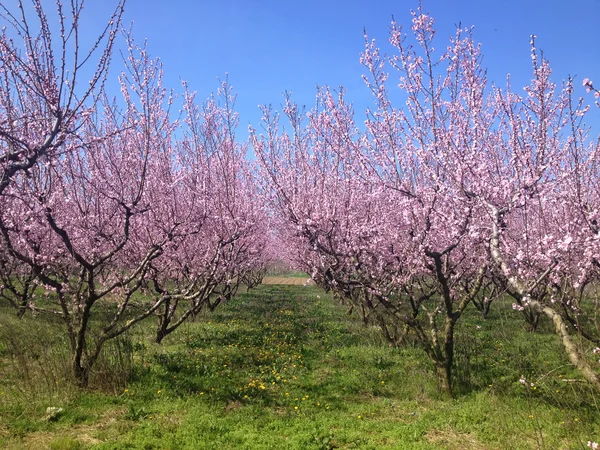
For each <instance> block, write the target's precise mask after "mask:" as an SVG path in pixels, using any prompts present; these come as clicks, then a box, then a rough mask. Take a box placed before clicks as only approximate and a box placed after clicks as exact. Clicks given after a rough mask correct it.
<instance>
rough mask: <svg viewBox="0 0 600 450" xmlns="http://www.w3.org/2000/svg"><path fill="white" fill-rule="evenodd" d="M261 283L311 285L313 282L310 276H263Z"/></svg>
mask: <svg viewBox="0 0 600 450" xmlns="http://www.w3.org/2000/svg"><path fill="white" fill-rule="evenodd" d="M263 284H288V285H304V284H307V285H310V286H312V285H313V284H315V283H314V281H313V280H311V279H310V278H308V277H307V278H304V277H265V278H264V279H263Z"/></svg>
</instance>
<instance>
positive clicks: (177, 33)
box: [46, 0, 600, 137]
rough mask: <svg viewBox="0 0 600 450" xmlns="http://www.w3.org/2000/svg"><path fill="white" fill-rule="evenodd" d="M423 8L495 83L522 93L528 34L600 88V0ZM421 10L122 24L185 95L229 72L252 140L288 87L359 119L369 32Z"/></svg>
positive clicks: (209, 4)
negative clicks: (467, 38)
mask: <svg viewBox="0 0 600 450" xmlns="http://www.w3.org/2000/svg"><path fill="white" fill-rule="evenodd" d="M53 3H54V2H53V0H52V1H51V0H47V1H46V4H47V5H48V6H50V7H51V6H52V4H53ZM87 3H88V4H87V8H86V11H85V16H86V19H87V20H93V21H94V22H97V23H98V24H100V23H102V21H103V18H104V17H106V16H107V14H108V11H109V10H110V5H112V4H114V2H113V1H112V0H87ZM423 5H424V9H425V10H426V11H429V12H430V13H431V14H432V15H433V16H434V17H435V19H436V28H437V33H438V34H437V37H438V38H439V41H438V46H439V45H445V44H446V43H447V38H448V37H449V36H451V35H453V33H454V30H455V24H458V23H459V22H460V23H462V25H463V26H470V25H474V26H475V39H476V40H477V41H479V42H481V43H482V45H483V53H484V55H485V59H484V65H485V66H486V67H487V68H488V69H489V71H488V77H489V79H490V80H492V81H495V82H496V83H497V84H501V85H502V84H503V83H504V81H505V77H506V74H507V73H510V74H511V77H512V79H513V87H514V88H515V89H516V88H517V87H518V88H519V89H520V88H521V86H523V85H524V84H525V83H527V81H528V80H529V78H530V73H531V59H530V56H529V51H530V48H529V36H530V35H531V34H536V35H537V37H538V38H537V45H538V48H540V49H543V51H544V53H545V56H546V57H547V58H548V59H549V60H550V62H551V64H552V67H553V70H554V76H555V79H556V81H560V80H561V79H564V78H566V77H567V76H569V75H573V76H577V87H578V88H579V89H580V92H579V94H580V95H584V90H583V89H582V88H580V85H581V81H582V80H583V78H585V77H589V78H591V79H592V80H597V84H598V85H600V0H587V1H585V2H582V1H580V0H570V1H568V0H545V1H544V0H497V1H487V0H424V1H423ZM417 6H418V1H417V0H395V1H393V0H371V1H368V0H127V4H126V13H125V22H126V23H129V22H131V21H133V22H134V35H135V36H136V38H137V40H138V41H139V40H142V39H144V38H147V40H148V46H149V50H150V52H151V54H152V55H155V56H159V57H160V58H161V59H162V61H163V62H164V66H165V75H166V85H167V86H172V87H175V88H176V89H178V88H179V79H185V80H187V81H188V82H189V84H190V87H191V88H192V89H193V90H197V91H198V95H199V98H205V97H207V96H208V95H209V94H210V92H212V91H214V90H216V88H217V86H218V82H217V77H224V75H225V73H229V80H230V82H231V84H232V85H233V87H234V89H235V91H236V92H237V94H238V102H237V109H238V112H239V113H240V119H241V127H240V128H241V129H240V130H239V131H240V133H239V135H240V137H245V136H246V128H247V125H248V124H249V123H252V124H254V125H256V124H257V123H258V122H259V119H260V113H259V111H258V108H257V106H258V105H259V104H268V103H271V104H273V105H275V106H277V107H279V105H280V104H281V98H282V97H281V93H282V92H283V91H285V90H289V91H292V92H293V94H294V98H295V99H296V101H297V102H298V103H300V104H306V105H307V106H312V104H313V103H314V95H315V86H316V85H317V84H318V85H330V86H335V87H337V86H339V85H343V86H344V87H346V88H347V89H348V99H350V100H352V101H353V102H354V104H355V109H356V112H357V115H358V117H360V118H361V119H362V116H363V115H362V111H363V110H364V108H365V107H366V106H367V104H369V102H370V94H369V92H368V91H367V89H366V87H365V86H364V84H363V82H362V80H361V74H362V73H364V70H363V68H362V67H361V65H360V63H359V54H360V52H361V51H362V50H363V48H364V40H363V34H362V30H363V27H364V28H366V30H367V32H368V33H369V35H370V37H372V38H376V39H377V40H378V41H379V42H380V43H381V44H384V41H386V40H387V35H388V25H389V22H390V19H391V17H392V15H393V16H394V17H395V18H396V21H397V22H399V23H401V24H403V26H404V27H405V29H406V30H407V31H409V27H410V20H411V16H410V9H411V8H413V9H416V8H417ZM90 18H91V19H90ZM91 28H93V27H91ZM113 74H114V73H113ZM114 75H116V74H114ZM587 100H589V101H590V102H591V101H593V98H592V97H591V96H588V98H587Z"/></svg>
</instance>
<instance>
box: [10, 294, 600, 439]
mask: <svg viewBox="0 0 600 450" xmlns="http://www.w3.org/2000/svg"><path fill="white" fill-rule="evenodd" d="M493 306H499V305H493ZM8 314H9V312H8V311H2V315H3V317H2V319H3V320H2V322H0V331H1V330H2V328H3V329H4V331H6V329H7V328H10V331H11V333H10V336H12V337H11V340H12V341H19V339H23V341H21V342H26V336H27V335H31V333H32V331H31V330H32V328H31V326H30V324H29V323H28V322H27V321H32V320H33V319H25V321H20V322H19V321H16V319H9V318H8V316H7V315H8ZM39 319H40V318H38V319H36V320H38V321H39ZM150 325H151V324H149V326H148V328H147V329H144V330H142V331H140V332H138V334H136V335H132V336H131V337H130V340H129V341H127V343H123V344H120V345H121V346H120V347H119V346H117V347H115V348H113V350H112V351H113V353H114V352H117V353H118V354H119V355H121V354H128V352H130V353H131V359H132V361H131V362H130V363H127V364H125V366H127V367H128V369H127V374H128V377H129V382H128V383H127V384H126V385H121V386H120V387H118V388H115V387H114V386H117V385H118V382H116V381H115V382H114V383H112V384H110V386H113V388H112V392H111V389H107V388H106V386H104V388H103V389H90V390H88V391H85V392H82V391H79V390H77V389H74V388H72V387H69V385H68V383H67V384H64V383H63V382H62V381H61V380H62V378H61V377H60V376H59V375H56V376H50V375H48V373H54V372H56V373H59V372H58V369H56V370H52V368H51V367H47V368H46V372H44V371H43V370H41V373H46V375H44V376H41V377H40V378H39V382H37V383H36V382H34V378H33V376H32V375H31V374H30V373H25V372H23V370H22V369H21V371H20V372H19V371H15V370H14V367H21V368H22V367H28V366H26V364H25V363H24V362H23V361H20V360H19V357H15V352H14V351H12V352H11V344H10V342H8V340H7V338H6V336H7V334H6V333H0V336H2V337H3V340H2V341H0V376H2V377H3V378H4V379H5V380H6V381H7V382H3V384H2V386H1V387H0V447H2V448H15V449H16V448H31V449H41V448H51V449H87V448H95V449H96V448H97V449H127V448H131V449H134V448H135V449H213V448H214V449H219V450H223V449H333V448H348V449H349V448H356V449H388V448H389V449H393V448H397V449H430V448H431V449H434V448H435V449H440V448H448V449H469V448H472V449H528V448H544V449H546V448H547V449H557V448H560V449H571V448H572V449H577V448H579V449H581V448H585V444H586V442H587V440H589V439H592V440H594V438H596V440H598V437H599V436H600V408H599V407H598V405H597V404H596V400H597V399H596V398H595V396H594V393H593V392H591V391H590V390H589V389H588V388H587V387H586V385H585V384H584V383H581V382H579V381H578V377H577V375H576V374H575V373H574V372H573V371H572V369H571V368H570V366H569V365H568V364H567V362H566V360H565V359H564V357H563V356H562V353H561V351H560V348H559V346H558V344H557V342H556V338H555V337H554V335H553V334H552V333H551V332H550V331H549V330H545V329H544V324H542V329H541V331H540V332H538V333H535V334H531V333H528V332H527V331H526V330H525V328H524V326H523V324H522V322H521V321H520V320H519V317H518V315H516V313H513V312H512V311H510V309H509V308H499V307H498V308H495V309H494V308H493V310H492V312H491V314H490V317H489V318H488V319H485V320H484V319H482V318H481V317H480V316H479V315H478V313H477V312H476V311H475V310H474V309H473V310H471V311H470V313H469V314H467V316H466V317H465V318H464V319H462V323H461V325H460V327H459V330H458V336H457V358H456V359H457V368H456V382H457V385H456V390H457V398H456V399H455V400H452V401H448V400H444V399H442V398H441V397H440V396H439V395H438V393H437V390H436V386H435V379H434V376H433V374H432V372H431V370H430V366H429V364H428V362H427V360H426V358H425V357H424V353H423V352H422V350H420V349H419V348H416V347H409V348H403V349H393V348H390V347H388V346H386V345H385V344H384V343H383V342H382V341H381V338H380V336H379V332H378V330H376V329H375V328H373V327H369V328H367V327H364V326H363V325H362V324H361V323H360V322H359V321H358V319H357V318H355V317H350V316H347V315H346V314H345V310H344V308H342V307H339V306H338V305H336V304H334V303H333V302H332V300H331V298H330V297H329V296H328V295H326V294H324V293H323V292H322V291H321V290H319V289H318V288H316V287H306V286H261V287H259V288H258V289H256V290H253V291H250V292H249V293H244V294H241V295H239V296H238V297H237V298H235V299H234V300H232V301H231V302H230V303H229V304H227V305H224V306H223V307H221V308H220V309H218V310H217V311H215V312H214V313H212V314H207V315H205V316H203V317H199V318H197V320H196V321H195V322H193V323H190V324H188V325H186V326H185V327H183V328H182V329H180V330H179V331H178V332H177V333H174V334H173V335H170V336H169V337H168V338H166V339H165V341H164V342H163V344H162V345H160V346H159V345H156V344H153V343H151V336H152V327H151V326H150ZM37 326H38V328H42V326H41V325H39V324H38V325H37ZM56 326H57V325H56V324H54V327H56ZM53 329H54V328H53ZM27 333H28V334H27ZM40 333H41V331H40ZM38 336H39V335H38ZM57 336H58V335H57ZM57 336H55V337H54V339H51V340H50V341H48V340H46V342H51V343H52V346H55V347H57V348H58V347H60V346H61V345H66V343H64V342H63V341H62V340H60V339H59V338H58V337H57ZM27 345H29V346H30V347H33V346H34V344H33V343H29V344H27ZM46 348H49V347H48V345H46ZM115 349H116V350H115ZM55 353H56V354H57V355H61V356H60V358H63V357H64V356H62V355H63V354H64V348H63V350H61V351H59V350H58V349H57V350H55ZM17 356H18V355H17ZM60 358H59V357H58V356H55V357H54V360H57V361H60V360H62V359H60ZM21 359H23V356H21ZM37 360H38V361H46V360H45V359H44V357H43V355H42V356H40V355H38V359H37ZM32 364H33V363H32ZM44 364H46V363H45V362H43V363H38V365H39V366H40V367H42V368H43V365H44ZM129 364H130V365H131V366H132V367H131V368H129ZM120 367H121V366H120ZM33 368H34V366H33V365H32V366H31V370H30V372H31V371H33ZM38 372H40V370H38ZM521 376H524V377H525V379H526V380H527V383H526V384H523V383H521V382H520V381H519V380H520V378H521ZM26 381H27V382H26ZM98 382H99V381H98ZM48 407H54V408H62V411H60V412H56V413H55V414H53V415H52V414H51V415H49V413H48V410H47V408H48Z"/></svg>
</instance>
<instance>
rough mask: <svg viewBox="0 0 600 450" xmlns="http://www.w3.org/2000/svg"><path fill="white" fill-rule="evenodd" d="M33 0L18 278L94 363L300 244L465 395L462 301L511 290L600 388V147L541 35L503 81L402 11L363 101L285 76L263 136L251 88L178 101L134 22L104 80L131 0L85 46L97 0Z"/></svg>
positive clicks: (4, 223) (9, 127) (7, 17)
mask: <svg viewBox="0 0 600 450" xmlns="http://www.w3.org/2000/svg"><path fill="white" fill-rule="evenodd" d="M33 3H34V5H36V12H37V15H36V16H35V17H34V18H30V17H28V16H27V15H26V14H25V13H22V17H21V16H17V15H12V14H11V12H10V11H8V10H6V9H4V10H3V20H4V21H5V22H6V25H7V28H6V29H5V31H4V33H3V35H2V36H0V142H1V146H0V170H1V175H0V236H1V245H0V276H1V281H0V283H1V285H0V297H3V298H4V299H5V300H7V301H9V302H10V303H11V304H12V305H13V306H14V308H15V309H16V310H17V313H18V314H24V313H26V312H28V311H29V312H31V313H35V314H52V315H56V316H58V317H60V318H61V319H62V321H63V322H64V324H65V329H66V332H67V333H68V335H69V338H70V342H71V348H72V354H73V374H74V377H75V378H76V379H77V380H78V382H79V383H80V384H81V385H86V384H87V381H88V377H89V372H90V370H91V369H92V367H93V365H94V362H95V361H96V359H97V358H98V356H99V354H100V352H101V351H102V347H103V345H104V343H105V342H106V341H108V340H109V339H113V338H115V337H117V336H119V335H121V334H123V333H125V332H127V331H128V330H129V329H130V328H132V327H133V326H135V325H136V324H138V323H139V322H141V321H143V320H145V319H148V318H150V317H158V325H157V330H156V339H157V341H158V342H160V340H161V339H162V338H164V337H165V336H166V335H168V334H169V333H171V332H172V331H174V330H175V329H176V328H177V327H178V326H179V325H181V324H182V323H184V322H185V321H186V320H187V319H189V318H190V317H193V316H195V315H196V314H197V313H198V312H199V311H200V310H202V309H203V308H211V309H212V308H214V307H216V306H217V305H218V304H219V303H220V302H222V301H226V300H227V299H228V298H230V297H231V296H232V295H235V293H236V291H237V289H238V287H239V286H240V284H242V283H245V284H248V285H250V286H251V285H253V284H255V283H257V282H259V281H260V278H261V274H263V273H264V270H265V268H266V267H267V266H268V264H269V263H270V262H271V261H273V260H275V259H282V258H285V259H287V260H289V261H291V262H292V263H293V264H294V265H295V266H296V267H298V268H301V269H302V270H306V271H308V272H309V273H310V274H311V276H312V278H313V279H314V280H315V281H316V282H317V283H318V284H320V285H321V286H323V287H324V288H325V289H328V290H332V291H333V292H334V294H335V295H336V296H337V297H339V298H340V300H341V301H343V302H345V303H348V304H349V305H350V308H352V309H356V310H357V311H360V312H361V314H362V316H363V319H364V320H365V321H366V322H371V323H374V324H376V325H378V326H379V327H380V328H381V330H382V332H383V333H384V334H385V336H386V338H387V339H388V340H389V341H390V342H391V343H393V344H394V345H401V344H402V343H403V342H404V341H405V340H407V339H416V340H417V341H418V342H419V343H420V346H421V347H422V348H423V349H424V351H425V352H426V354H427V355H428V357H429V358H430V360H431V362H432V364H433V365H434V367H435V370H436V373H437V375H438V379H439V382H440V388H441V389H442V390H443V391H444V392H446V393H447V394H448V395H452V367H453V364H454V362H453V357H454V330H455V327H456V326H457V324H458V322H459V320H460V317H461V314H462V313H463V311H464V310H465V308H468V307H476V308H478V309H480V310H481V311H482V313H483V314H486V313H487V311H489V308H490V306H491V305H492V303H493V302H494V301H495V300H497V299H500V298H505V297H510V298H512V307H513V309H515V314H522V316H523V318H524V319H525V320H526V321H527V322H528V323H529V325H530V327H531V328H532V329H535V327H536V325H537V322H538V320H539V319H540V317H543V316H545V317H547V318H549V319H550V320H551V321H552V323H553V326H554V328H555V330H556V333H557V336H558V337H559V338H560V340H561V342H562V343H563V345H564V348H565V352H566V355H567V357H568V358H569V360H570V361H571V363H572V364H573V365H574V366H576V367H577V369H578V370H579V371H580V373H581V374H582V376H583V377H584V378H585V379H586V380H587V381H588V382H589V383H591V384H593V385H595V386H596V387H597V388H598V389H600V379H599V376H600V370H599V367H598V364H597V362H596V361H595V360H594V359H593V358H591V357H590V356H591V353H592V352H593V351H595V350H596V349H597V348H598V347H599V346H600V324H599V323H598V322H597V321H596V320H595V318H596V315H597V314H598V313H599V312H600V304H599V303H598V301H599V298H598V293H599V291H598V276H599V275H600V262H599V258H600V225H599V223H598V220H599V219H600V217H599V216H600V173H599V171H600V166H599V164H600V146H599V143H598V140H597V139H594V137H593V136H590V135H589V133H588V129H587V128H586V126H585V125H584V118H585V115H586V114H587V113H588V107H587V106H585V104H584V101H583V100H581V99H576V98H574V96H573V95H574V94H573V93H574V86H573V80H568V81H566V82H564V83H563V85H562V86H556V85H555V84H554V82H553V81H552V78H551V70H550V66H549V64H548V62H547V61H546V60H544V59H543V57H542V56H541V54H540V52H539V51H538V50H537V48H536V47H535V38H532V41H531V56H532V68H533V76H532V81H531V83H530V84H529V85H528V86H526V87H525V91H522V90H521V89H519V90H518V91H515V90H513V89H512V87H511V86H510V83H507V84H506V86H505V87H502V88H500V87H497V86H495V85H491V84H490V83H488V80H487V78H486V72H485V70H484V69H483V68H482V66H481V62H482V56H481V53H480V49H479V46H478V45H477V44H476V43H475V42H474V41H473V38H472V35H471V32H470V30H468V29H458V30H457V33H456V35H455V36H454V37H452V38H451V39H450V40H449V42H447V43H439V42H436V44H435V45H434V39H433V36H434V30H433V19H432V18H431V17H429V16H428V15H427V14H425V13H424V12H423V11H422V10H421V9H419V10H418V11H416V12H415V13H414V15H413V23H412V27H411V30H410V31H409V32H408V33H405V31H403V30H402V28H401V27H400V25H398V24H396V23H392V26H391V31H390V44H391V45H392V46H393V47H394V54H393V55H392V56H391V57H385V56H383V55H382V54H381V52H380V50H379V49H378V47H377V46H376V44H375V42H374V41H370V40H369V39H368V38H367V37H366V36H365V50H364V52H363V53H362V55H361V62H362V63H363V65H364V66H365V69H366V73H368V75H367V76H365V83H366V85H367V88H368V89H370V90H371V91H372V93H373V99H374V103H373V107H372V108H371V109H370V110H368V111H367V119H366V121H364V122H361V123H358V122H357V120H356V119H355V117H354V112H353V110H352V107H351V106H350V105H349V104H348V103H347V102H346V99H345V98H344V92H343V91H341V92H338V93H334V92H332V91H330V90H329V89H328V88H322V89H320V90H319V92H318V95H317V104H316V106H315V107H314V108H313V109H312V110H311V111H309V112H304V111H302V110H300V109H299V108H298V107H297V106H296V105H295V104H294V103H293V102H292V100H291V98H286V105H285V107H284V110H283V112H282V114H281V115H280V114H279V113H277V112H275V111H273V110H271V109H270V108H264V109H263V120H264V122H263V124H262V127H263V129H264V131H263V132H262V133H258V132H257V131H255V130H251V135H250V142H249V144H248V145H249V147H250V148H251V150H252V151H253V152H254V158H248V157H247V154H246V153H247V150H248V145H247V144H244V143H241V142H239V140H237V139H236V136H235V129H236V126H237V116H236V113H235V111H234V103H235V96H234V94H233V93H232V90H231V87H230V86H229V85H228V84H227V83H226V82H225V83H223V84H222V86H221V87H220V89H219V91H218V92H217V94H216V95H215V96H211V97H210V98H209V99H208V100H206V101H205V102H204V103H202V104H201V105H199V103H198V102H197V100H196V98H195V95H194V94H193V93H192V92H191V91H190V90H189V89H188V87H187V85H186V84H184V85H183V88H182V91H183V95H182V96H181V98H182V99H183V101H182V105H181V107H179V106H174V105H175V104H176V102H178V100H175V98H174V96H173V93H172V92H171V91H169V90H168V89H167V88H165V87H164V86H163V84H162V68H161V65H160V64H159V62H158V61H157V60H154V59H151V58H150V57H149V56H148V53H147V50H146V48H145V47H144V46H138V45H137V44H136V43H135V42H134V40H133V38H132V36H131V35H130V34H125V35H124V38H123V39H124V40H125V42H126V44H127V47H128V52H127V54H126V55H125V57H124V58H123V62H122V63H123V71H122V73H121V76H120V77H119V82H120V85H121V96H120V97H119V98H118V99H113V98H112V97H111V95H114V93H113V94H111V93H108V92H106V89H105V81H106V78H107V70H108V67H109V64H111V62H112V57H113V53H114V49H115V46H116V45H117V40H118V39H121V37H120V36H122V34H121V32H120V22H121V17H122V13H123V4H122V3H119V4H118V6H117V8H116V10H115V12H114V15H113V17H112V18H111V19H110V21H109V22H108V24H107V27H106V29H105V31H104V33H103V34H102V35H101V36H99V38H98V41H97V43H96V44H95V45H94V47H93V48H91V49H85V50H84V49H82V48H80V47H79V46H78V42H79V41H78V39H77V35H78V32H79V22H78V21H79V12H80V11H79V9H80V4H79V3H78V2H77V1H75V2H74V9H73V14H72V15H71V16H70V18H67V17H66V16H67V14H66V13H65V11H62V6H61V5H60V3H59V5H58V7H59V15H58V18H59V22H60V28H61V29H62V32H60V33H53V32H52V31H51V29H50V26H49V25H48V21H49V19H48V18H47V16H46V14H45V12H44V10H43V8H42V6H41V3H40V2H39V1H37V0H33ZM15 14H16V13H15ZM23 23H25V24H26V25H25V26H23ZM33 29H41V31H40V34H39V35H33V34H31V33H32V32H31V30H33ZM11 33H12V34H11ZM407 34H408V35H407ZM17 38H18V39H17ZM15 41H17V42H18V44H16V43H15ZM442 44H443V45H442ZM434 48H443V50H442V51H435V50H434ZM57 49H59V50H60V51H57ZM94 58H95V59H94ZM82 67H85V71H86V72H85V73H86V74H89V72H90V71H91V72H93V75H92V78H91V81H89V82H88V78H89V75H86V77H87V78H85V79H84V78H82V77H83V75H82V73H83V72H84V69H82ZM90 67H91V68H90ZM584 84H585V86H587V88H588V89H589V90H593V89H594V87H593V85H592V83H591V82H590V81H589V80H587V79H586V80H584ZM522 92H524V94H523V93H522ZM392 98H394V100H393V101H392ZM398 98H399V99H400V100H398ZM175 110H176V112H175ZM284 122H285V123H284ZM497 303H502V304H504V303H506V302H497ZM98 304H103V305H105V307H107V308H108V309H107V310H108V311H109V312H110V314H109V317H107V318H106V320H105V321H104V322H103V324H102V325H101V327H100V328H99V329H94V330H91V327H92V325H91V323H92V322H90V316H91V314H92V312H93V311H95V310H96V309H97V308H96V309H95V307H96V305H98ZM107 305H108V306H107ZM92 334H93V336H94V339H90V336H91V335H92ZM596 359H597V358H596Z"/></svg>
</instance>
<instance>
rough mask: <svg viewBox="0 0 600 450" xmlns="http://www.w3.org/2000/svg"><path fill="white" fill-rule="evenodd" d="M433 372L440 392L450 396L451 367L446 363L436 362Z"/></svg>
mask: <svg viewBox="0 0 600 450" xmlns="http://www.w3.org/2000/svg"><path fill="white" fill-rule="evenodd" d="M435 374H436V377H437V382H438V387H439V389H440V392H441V393H442V394H443V395H444V396H445V397H447V398H452V397H453V393H452V369H451V367H450V366H449V365H448V364H447V363H443V362H436V364H435Z"/></svg>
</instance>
